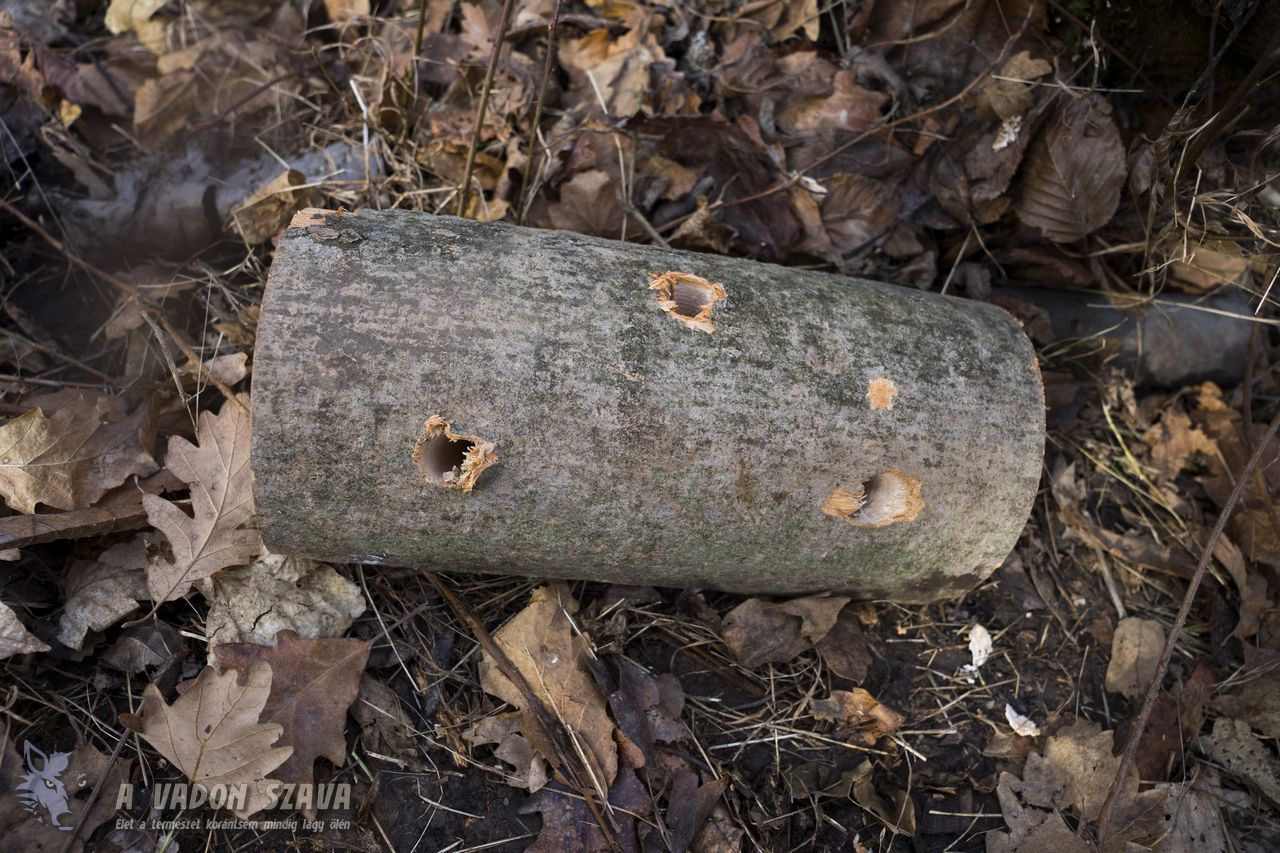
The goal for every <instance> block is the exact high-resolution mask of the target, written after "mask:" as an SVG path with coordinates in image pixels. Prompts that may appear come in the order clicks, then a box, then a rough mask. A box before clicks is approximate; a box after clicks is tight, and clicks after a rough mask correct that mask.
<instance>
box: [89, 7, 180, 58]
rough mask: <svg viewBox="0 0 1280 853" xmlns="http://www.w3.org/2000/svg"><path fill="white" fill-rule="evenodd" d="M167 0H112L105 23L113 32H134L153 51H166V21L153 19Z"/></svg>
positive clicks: (158, 52)
mask: <svg viewBox="0 0 1280 853" xmlns="http://www.w3.org/2000/svg"><path fill="white" fill-rule="evenodd" d="M164 4H165V0H111V3H110V4H109V5H108V6H107V16H106V20H105V21H104V23H105V24H106V25H107V29H108V30H109V31H110V32H113V33H117V34H118V33H129V32H131V33H133V34H134V35H135V36H137V37H138V41H140V42H142V44H143V45H144V46H145V47H146V48H147V50H149V51H151V52H152V53H156V54H160V53H164V52H165V48H166V43H165V34H164V30H165V22H164V21H157V20H153V19H152V16H153V15H154V14H155V13H156V12H158V11H160V8H161V7H162V6H164Z"/></svg>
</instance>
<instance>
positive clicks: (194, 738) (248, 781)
mask: <svg viewBox="0 0 1280 853" xmlns="http://www.w3.org/2000/svg"><path fill="white" fill-rule="evenodd" d="M238 676H239V673H237V672H236V671H235V670H228V671H227V672H224V673H222V674H221V675H219V674H218V673H216V672H215V671H214V669H213V668H212V667H205V668H204V669H203V670H201V672H200V674H199V675H198V676H196V679H195V681H194V682H193V683H191V684H190V686H189V687H188V688H187V690H186V691H185V692H184V693H183V694H182V695H181V696H179V697H178V698H177V699H176V700H174V703H173V704H172V705H166V704H165V701H164V697H162V696H161V695H160V691H159V690H157V689H156V686H155V685H154V684H148V685H147V688H146V690H144V691H143V693H142V708H141V712H140V713H139V714H121V715H120V722H121V723H123V724H124V725H125V726H127V727H128V728H130V729H132V730H133V731H135V732H137V733H138V735H139V736H140V737H142V739H143V740H145V741H146V742H147V743H149V744H151V745H152V746H153V747H154V748H155V750H156V751H157V752H159V753H160V754H161V755H163V756H164V757H165V758H167V759H169V761H170V762H172V763H173V766H174V767H177V768H178V769H179V770H181V771H182V773H183V775H185V776H186V777H187V779H189V780H190V781H191V782H192V783H194V784H196V785H199V786H200V787H202V788H204V789H205V790H206V791H207V790H209V787H210V786H212V785H228V786H237V785H247V786H248V787H247V791H248V793H247V796H246V801H245V805H244V808H242V809H237V810H236V815H237V816H239V817H241V818H247V817H248V816H249V815H252V814H254V813H256V812H258V811H261V810H262V809H263V808H265V807H266V806H267V805H268V804H269V803H270V801H271V799H272V790H273V787H274V786H276V785H278V784H279V782H278V781H277V780H275V779H268V778H267V774H269V773H271V772H272V771H273V770H275V769H276V768H277V767H279V766H280V765H281V764H283V763H284V762H285V761H287V760H288V759H289V756H290V755H291V754H292V753H293V748H292V747H273V746H272V744H274V743H275V742H276V740H277V739H279V737H280V735H281V733H282V731H283V727H282V726H280V725H279V724H277V723H259V722H258V718H259V716H260V715H261V714H262V710H263V708H264V707H265V706H266V703H267V698H268V696H269V695H270V693H271V667H270V666H269V665H267V664H265V663H255V664H252V665H251V666H250V667H249V670H248V672H247V673H245V683H244V684H243V685H240V684H237V683H236V682H237V678H238Z"/></svg>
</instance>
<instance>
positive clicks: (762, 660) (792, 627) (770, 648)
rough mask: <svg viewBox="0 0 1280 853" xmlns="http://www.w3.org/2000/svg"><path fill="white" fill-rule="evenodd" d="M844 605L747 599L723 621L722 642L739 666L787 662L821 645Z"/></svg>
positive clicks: (814, 598)
mask: <svg viewBox="0 0 1280 853" xmlns="http://www.w3.org/2000/svg"><path fill="white" fill-rule="evenodd" d="M848 603H849V599H848V598H846V597H841V596H830V597H828V596H818V595H810V596H806V597H804V598H793V599H791V600H790V601H783V602H779V603H774V602H769V601H764V600H763V599H759V598H748V599H747V600H746V601H744V602H742V603H741V604H739V605H738V606H737V607H735V608H733V610H731V611H729V614H728V615H727V616H725V617H724V641H725V644H726V645H727V646H728V647H729V649H730V650H731V651H732V652H733V654H734V656H735V657H737V658H738V660H739V661H741V662H742V665H743V666H747V667H755V666H760V665H761V664H766V663H782V662H784V661H789V660H791V659H792V658H793V657H795V656H796V655H798V654H800V653H801V652H803V651H805V650H806V649H809V648H812V647H813V645H814V644H816V643H818V642H819V641H821V640H822V638H823V637H825V636H826V635H827V632H828V631H830V630H831V629H832V627H834V626H835V624H836V620H837V618H838V617H839V615H840V611H841V610H842V609H843V608H844V606H845V605H846V604H848Z"/></svg>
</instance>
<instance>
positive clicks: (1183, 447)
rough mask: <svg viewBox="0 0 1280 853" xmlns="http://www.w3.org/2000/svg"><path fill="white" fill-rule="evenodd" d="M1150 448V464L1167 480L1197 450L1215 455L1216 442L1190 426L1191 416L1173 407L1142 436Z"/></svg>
mask: <svg viewBox="0 0 1280 853" xmlns="http://www.w3.org/2000/svg"><path fill="white" fill-rule="evenodd" d="M1142 440H1143V441H1144V442H1146V445H1147V446H1148V447H1150V448H1151V464H1153V465H1154V466H1155V468H1156V471H1157V473H1159V475H1160V479H1161V481H1164V482H1168V481H1170V480H1172V479H1174V478H1175V477H1177V476H1178V475H1179V474H1181V473H1182V471H1183V469H1185V468H1186V467H1187V463H1189V462H1190V461H1191V459H1192V457H1193V456H1194V455H1195V454H1196V453H1203V454H1205V455H1206V456H1210V457H1213V456H1216V455H1217V453H1218V445H1217V444H1216V443H1214V441H1213V439H1211V438H1209V436H1207V435H1205V434H1204V432H1202V431H1201V430H1200V429H1199V428H1195V427H1192V425H1191V418H1190V417H1188V416H1187V415H1186V413H1185V412H1182V411H1178V410H1176V409H1174V410H1170V411H1167V412H1165V413H1164V414H1162V415H1161V416H1160V422H1159V423H1157V424H1156V425H1155V426H1153V427H1151V428H1150V429H1149V430H1147V431H1146V433H1145V434H1143V436H1142Z"/></svg>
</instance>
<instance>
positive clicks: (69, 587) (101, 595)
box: [58, 536, 147, 649]
mask: <svg viewBox="0 0 1280 853" xmlns="http://www.w3.org/2000/svg"><path fill="white" fill-rule="evenodd" d="M146 569H147V543H146V541H145V540H144V539H143V538H142V537H141V536H136V537H134V538H133V539H131V540H129V541H128V542H123V543H121V544H119V545H113V546H112V547H110V548H108V549H107V550H105V551H103V552H102V553H101V554H99V555H98V559H96V560H77V561H75V562H74V563H73V564H72V566H71V568H70V570H69V571H68V572H67V582H66V595H67V603H66V604H65V605H64V606H63V608H62V616H61V618H60V619H59V620H58V642H60V643H62V644H63V645H64V646H68V647H69V648H73V649H78V648H80V647H81V646H82V645H84V638H85V634H87V633H88V632H89V631H103V630H106V629H107V628H109V627H111V626H112V625H114V624H116V622H118V621H120V620H121V619H123V618H124V617H126V616H128V615H129V614H130V613H132V612H133V610H134V608H136V607H137V606H138V601H139V600H140V599H144V598H146V597H147V572H146Z"/></svg>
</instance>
